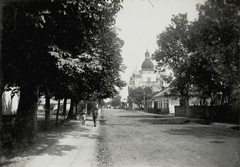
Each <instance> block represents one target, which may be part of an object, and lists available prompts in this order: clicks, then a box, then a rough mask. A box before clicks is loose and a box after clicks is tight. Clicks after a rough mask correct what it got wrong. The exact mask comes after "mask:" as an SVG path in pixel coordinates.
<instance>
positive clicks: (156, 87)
mask: <svg viewBox="0 0 240 167" xmlns="http://www.w3.org/2000/svg"><path fill="white" fill-rule="evenodd" d="M153 61H155V60H154V58H153V56H150V53H149V52H148V50H147V51H146V52H145V59H144V61H143V63H142V65H141V70H139V71H138V70H137V68H135V70H134V71H133V73H132V75H131V77H130V81H129V86H128V89H135V88H138V87H142V88H144V87H151V88H152V90H153V92H160V91H162V90H163V89H164V88H166V87H168V84H167V83H166V82H165V81H164V78H165V77H169V76H170V75H172V73H166V72H165V73H163V72H162V73H159V72H157V71H156V70H155V65H154V63H153ZM148 107H149V108H154V100H153V101H152V102H151V104H150V106H148Z"/></svg>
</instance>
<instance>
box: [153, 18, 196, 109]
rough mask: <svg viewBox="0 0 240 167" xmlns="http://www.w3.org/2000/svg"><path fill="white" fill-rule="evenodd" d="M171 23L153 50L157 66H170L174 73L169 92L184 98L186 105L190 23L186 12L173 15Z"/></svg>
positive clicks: (189, 81) (188, 79) (189, 77)
mask: <svg viewBox="0 0 240 167" xmlns="http://www.w3.org/2000/svg"><path fill="white" fill-rule="evenodd" d="M171 21H172V22H171V24H170V25H169V27H167V28H166V30H165V31H163V32H162V33H161V34H160V35H159V36H158V40H157V44H158V47H159V49H158V50H156V51H155V53H154V54H155V58H156V61H158V67H159V68H170V69H172V71H173V73H174V78H175V79H174V80H173V81H172V83H171V85H170V87H171V93H172V94H174V95H175V96H181V97H182V98H185V100H186V105H188V99H189V94H190V91H191V87H190V85H191V76H190V73H189V70H190V63H189V57H190V52H189V49H188V45H189V42H191V41H189V40H188V37H189V33H190V24H189V21H188V20H187V14H179V15H177V16H173V18H172V19H171Z"/></svg>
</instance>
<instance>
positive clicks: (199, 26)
mask: <svg viewBox="0 0 240 167" xmlns="http://www.w3.org/2000/svg"><path fill="white" fill-rule="evenodd" d="M197 10H198V12H199V14H198V16H199V17H198V19H196V20H195V21H193V22H189V21H188V20H187V14H179V15H177V16H173V18H172V23H171V24H170V25H169V27H167V28H166V30H165V31H163V32H162V33H161V34H160V35H159V36H158V40H157V44H158V47H159V48H158V50H156V51H155V57H156V60H157V61H158V66H159V67H166V66H167V67H170V68H171V69H172V71H173V72H174V80H173V81H172V84H171V87H172V92H174V93H175V95H177V96H181V97H186V98H187V97H189V96H190V95H197V96H199V97H200V98H203V99H206V98H211V99H212V102H214V101H216V99H215V98H216V95H217V94H219V93H220V94H221V96H222V100H221V104H223V103H228V104H231V95H232V93H233V91H234V90H235V89H237V86H238V85H239V83H240V82H239V67H240V66H239V63H240V62H239V57H240V56H239V47H240V35H239V29H240V25H239V21H240V15H239V12H240V7H239V3H238V1H236V0H233V1H217V0H208V1H206V2H205V3H204V4H198V5H197Z"/></svg>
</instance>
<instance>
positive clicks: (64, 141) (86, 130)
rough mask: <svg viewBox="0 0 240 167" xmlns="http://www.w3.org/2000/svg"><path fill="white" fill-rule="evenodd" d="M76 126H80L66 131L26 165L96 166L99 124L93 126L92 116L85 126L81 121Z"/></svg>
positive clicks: (39, 166) (59, 166) (35, 166)
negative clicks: (95, 155)
mask: <svg viewBox="0 0 240 167" xmlns="http://www.w3.org/2000/svg"><path fill="white" fill-rule="evenodd" d="M78 122H79V121H78ZM76 126H79V127H77V128H73V129H74V130H73V131H70V132H66V133H64V134H63V136H62V137H61V138H60V139H59V140H58V142H56V143H55V144H54V145H52V146H51V147H50V148H48V149H47V150H45V151H44V152H43V153H42V154H40V155H38V156H36V157H35V158H33V159H32V160H31V161H30V162H29V163H28V164H27V165H26V167H80V166H82V167H93V166H96V164H95V161H94V153H95V146H96V141H97V137H98V135H99V134H98V131H97V129H98V126H99V124H97V127H93V121H92V119H91V118H90V119H89V120H87V121H86V125H85V126H82V125H81V124H80V122H79V124H77V125H76Z"/></svg>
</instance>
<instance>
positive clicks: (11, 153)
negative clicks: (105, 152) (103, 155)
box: [0, 121, 98, 166]
mask: <svg viewBox="0 0 240 167" xmlns="http://www.w3.org/2000/svg"><path fill="white" fill-rule="evenodd" d="M89 126H91V125H89ZM89 131H90V129H89V128H88V127H84V126H81V125H80V121H69V122H66V123H63V124H61V125H59V126H58V127H52V128H51V129H50V130H48V131H43V130H41V131H39V132H38V134H37V137H36V141H35V142H34V143H31V144H27V145H25V146H21V147H17V148H15V149H9V150H7V151H5V154H4V158H2V159H0V161H1V165H0V166H9V165H13V164H15V163H18V162H17V161H18V160H19V158H25V157H29V156H37V155H41V154H43V153H44V151H45V150H47V149H49V150H48V151H47V152H46V153H47V154H49V155H53V156H63V155H65V154H66V152H68V151H71V150H72V149H76V148H77V147H78V146H77V145H64V144H63V145H62V144H61V142H60V141H59V139H61V140H64V139H67V138H68V136H69V135H70V136H71V137H72V139H84V138H86V139H97V138H98V135H95V134H89V133H88V132H89ZM57 142H58V143H57ZM51 147H53V148H51ZM0 158H1V157H0ZM25 159H26V158H25Z"/></svg>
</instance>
